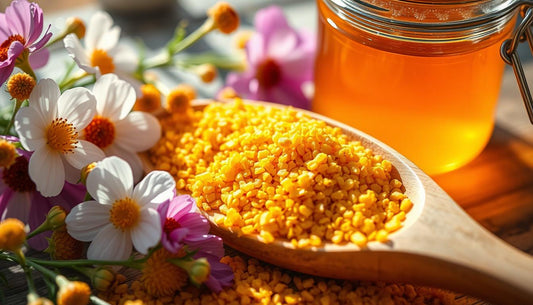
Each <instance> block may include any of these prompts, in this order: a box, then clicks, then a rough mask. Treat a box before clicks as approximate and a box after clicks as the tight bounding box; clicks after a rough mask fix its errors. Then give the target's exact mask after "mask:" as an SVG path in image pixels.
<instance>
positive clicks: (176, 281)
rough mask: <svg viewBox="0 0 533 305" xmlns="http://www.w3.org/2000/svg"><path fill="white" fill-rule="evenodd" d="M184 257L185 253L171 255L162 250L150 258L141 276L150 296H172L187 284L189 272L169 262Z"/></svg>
mask: <svg viewBox="0 0 533 305" xmlns="http://www.w3.org/2000/svg"><path fill="white" fill-rule="evenodd" d="M184 255H185V253H184V252H183V251H179V252H178V253H171V252H169V251H168V250H166V249H165V248H161V249H159V250H157V251H155V252H154V253H153V254H152V255H151V256H150V258H149V259H148V260H147V261H146V263H145V264H144V267H143V270H142V276H141V282H142V284H143V286H144V288H145V289H146V291H147V292H148V293H149V294H150V295H152V296H155V297H162V296H171V295H174V293H175V292H176V291H179V290H180V289H181V288H182V287H183V286H185V285H186V284H187V281H188V278H189V276H188V274H187V272H186V271H185V270H183V269H181V268H180V267H178V266H176V265H174V264H172V263H171V262H169V261H168V260H169V259H171V258H178V257H182V256H184Z"/></svg>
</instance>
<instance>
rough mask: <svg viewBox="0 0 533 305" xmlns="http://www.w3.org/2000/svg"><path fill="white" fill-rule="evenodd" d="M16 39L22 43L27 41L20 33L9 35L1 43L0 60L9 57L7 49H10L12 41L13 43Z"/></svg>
mask: <svg viewBox="0 0 533 305" xmlns="http://www.w3.org/2000/svg"><path fill="white" fill-rule="evenodd" d="M14 41H19V42H20V43H22V44H25V43H26V40H25V39H24V37H22V36H20V35H19V34H15V35H11V36H9V37H8V38H7V39H6V40H5V41H4V42H2V44H1V45H0V61H5V60H6V59H7V51H8V50H9V47H10V46H11V43H13V42H14Z"/></svg>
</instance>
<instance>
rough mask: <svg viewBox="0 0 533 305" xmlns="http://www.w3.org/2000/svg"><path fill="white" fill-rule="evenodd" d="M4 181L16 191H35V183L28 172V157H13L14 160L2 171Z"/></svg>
mask: <svg viewBox="0 0 533 305" xmlns="http://www.w3.org/2000/svg"><path fill="white" fill-rule="evenodd" d="M2 179H3V180H4V183H5V184H6V185H7V186H9V188H11V189H12V190H14V191H15V192H18V193H25V192H33V191H35V189H36V188H35V183H34V182H33V181H32V180H31V178H30V175H29V174H28V159H26V158H24V157H23V156H18V157H17V158H15V162H14V163H13V164H12V165H11V166H10V167H8V168H5V169H4V171H3V172H2Z"/></svg>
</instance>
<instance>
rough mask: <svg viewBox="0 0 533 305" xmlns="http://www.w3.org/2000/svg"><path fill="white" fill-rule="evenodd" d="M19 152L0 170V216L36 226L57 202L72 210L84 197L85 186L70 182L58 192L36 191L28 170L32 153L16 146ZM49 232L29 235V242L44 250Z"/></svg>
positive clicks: (32, 227) (32, 226) (33, 227)
mask: <svg viewBox="0 0 533 305" xmlns="http://www.w3.org/2000/svg"><path fill="white" fill-rule="evenodd" d="M17 152H18V157H16V158H15V161H14V163H13V164H12V165H11V166H9V167H7V168H3V169H1V170H0V218H1V219H6V218H17V219H19V220H21V221H22V222H24V223H26V224H29V226H30V230H34V229H36V228H37V227H39V225H41V223H43V221H44V220H45V219H46V215H47V214H48V211H49V210H50V209H51V208H52V207H53V206H54V205H59V206H61V207H63V208H64V209H65V210H70V209H71V208H72V206H73V205H74V204H77V203H79V202H81V201H82V200H83V197H84V196H85V192H86V191H85V187H84V186H83V185H77V184H70V183H68V182H67V183H65V187H64V188H63V190H62V191H61V193H60V194H59V195H58V196H54V197H43V196H42V195H41V193H39V192H37V190H36V187H35V183H34V182H33V181H32V180H31V179H30V175H29V172H28V164H29V159H30V156H31V153H29V152H27V151H24V150H22V149H17ZM50 235H51V232H45V233H42V234H39V235H37V236H35V237H33V238H31V239H29V244H30V246H31V247H32V248H34V249H36V250H43V249H45V248H46V246H47V245H48V242H47V241H46V237H50Z"/></svg>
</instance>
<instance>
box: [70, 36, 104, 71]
mask: <svg viewBox="0 0 533 305" xmlns="http://www.w3.org/2000/svg"><path fill="white" fill-rule="evenodd" d="M63 43H64V44H65V49H67V51H68V53H69V54H70V57H72V58H73V59H74V61H75V62H76V63H77V64H78V66H79V67H80V68H81V69H83V70H85V71H86V72H87V73H90V74H96V73H97V72H98V71H99V70H98V69H96V68H95V67H93V66H92V65H91V60H90V59H89V56H88V55H87V52H86V51H85V49H84V48H83V47H82V45H81V43H80V40H79V39H78V37H77V36H76V35H75V34H68V35H67V37H65V38H64V39H63Z"/></svg>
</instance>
